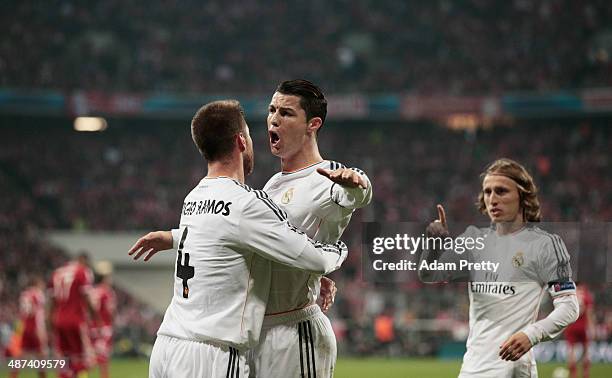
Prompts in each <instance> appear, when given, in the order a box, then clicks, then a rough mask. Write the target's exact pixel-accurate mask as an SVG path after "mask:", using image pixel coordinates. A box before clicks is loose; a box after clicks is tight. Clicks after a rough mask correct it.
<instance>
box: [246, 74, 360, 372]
mask: <svg viewBox="0 0 612 378" xmlns="http://www.w3.org/2000/svg"><path fill="white" fill-rule="evenodd" d="M326 115H327V100H326V99H325V96H324V95H323V93H322V92H321V90H320V89H319V88H318V87H317V86H316V85H314V84H313V83H311V82H309V81H306V80H290V81H285V82H282V83H281V84H280V85H279V86H278V87H277V89H276V92H275V93H274V95H273V96H272V99H271V101H270V105H269V109H268V118H267V124H268V133H269V137H270V140H269V142H270V149H271V151H272V153H273V154H274V155H275V156H277V157H279V158H280V161H281V172H278V173H277V174H275V175H274V176H273V177H272V178H270V180H269V181H268V182H267V183H266V185H265V186H264V191H265V192H266V193H268V195H269V196H270V198H271V199H272V200H273V201H274V202H275V203H277V204H278V206H280V207H281V208H282V209H283V210H284V211H285V212H287V216H288V218H289V220H290V222H292V224H294V225H295V226H296V227H298V228H299V229H300V230H302V231H304V232H305V233H306V234H307V235H308V236H310V237H311V238H313V239H314V240H317V241H321V242H326V243H333V242H336V241H337V240H338V239H339V238H340V236H341V235H342V232H343V231H344V229H345V228H346V227H347V225H348V223H349V221H350V219H351V215H352V214H353V212H354V211H355V209H358V208H361V207H363V206H366V205H367V204H368V203H369V202H370V200H371V198H372V187H371V184H370V181H369V179H368V177H367V176H366V175H365V173H363V171H361V170H359V169H356V168H345V167H344V166H343V165H342V164H339V163H337V162H334V161H329V160H324V159H323V158H322V157H321V154H320V152H319V148H318V144H317V133H318V132H319V130H320V128H321V127H322V126H323V123H324V121H325V117H326ZM320 280H321V275H319V274H312V273H309V272H305V271H300V270H297V269H292V268H289V267H287V266H286V265H281V264H277V263H272V281H271V284H270V296H269V298H268V305H267V307H266V317H265V319H264V324H263V329H262V333H261V338H260V343H259V345H258V346H257V347H256V348H255V349H254V350H253V352H252V355H251V357H250V360H251V361H250V363H251V366H252V369H251V370H252V371H251V376H252V377H265V378H276V377H278V378H281V377H282V378H294V377H318V378H326V377H331V376H333V371H334V367H335V363H336V354H337V349H336V338H335V336H334V333H333V330H332V327H331V323H330V321H329V319H328V318H327V317H326V316H325V315H324V314H323V313H322V311H321V309H320V308H319V306H318V305H317V304H316V302H317V296H318V293H319V292H320Z"/></svg>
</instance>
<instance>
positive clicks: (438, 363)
mask: <svg viewBox="0 0 612 378" xmlns="http://www.w3.org/2000/svg"><path fill="white" fill-rule="evenodd" d="M147 366H148V362H147V361H145V360H125V359H116V360H113V362H112V365H111V377H112V378H142V377H146V376H147ZM459 366H460V362H459V361H444V360H436V359H412V358H406V359H379V358H364V359H356V358H341V359H339V360H338V364H337V366H336V374H335V375H334V377H335V378H369V377H372V378H381V377H384V378H412V377H414V378H447V377H456V376H457V373H458V372H459ZM560 366H564V365H561V364H538V370H539V376H540V378H551V376H552V371H553V370H554V369H555V368H556V367H560ZM1 376H2V377H6V376H7V373H6V371H4V372H2V375H1ZM19 377H23V378H36V374H34V373H32V371H31V370H30V371H23V372H22V374H20V375H19ZM49 377H54V376H53V375H51V374H50V375H49ZM609 377H612V364H594V365H593V366H592V368H591V378H609ZM88 378H98V374H97V372H94V373H92V374H89V377H88Z"/></svg>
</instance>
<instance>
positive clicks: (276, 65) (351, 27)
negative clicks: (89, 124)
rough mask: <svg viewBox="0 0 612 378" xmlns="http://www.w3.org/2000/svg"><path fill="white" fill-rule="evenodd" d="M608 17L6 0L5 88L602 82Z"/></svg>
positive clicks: (464, 6)
mask: <svg viewBox="0 0 612 378" xmlns="http://www.w3.org/2000/svg"><path fill="white" fill-rule="evenodd" d="M611 24H612V8H611V7H610V6H609V1H607V0H581V1H576V0H549V1H535V2H534V1H529V0H511V1H495V2H492V1H487V0H460V1H456V0H453V1H451V0H435V1H426V2H423V1H370V0H358V1H345V0H336V1H325V0H315V1H308V2H301V1H295V0H294V1H288V2H286V1H283V2H273V3H262V2H260V1H256V0H247V1H241V2H238V3H235V4H229V3H227V2H224V1H219V0H213V1H206V2H205V3H202V2H200V1H195V0H186V1H178V0H166V1H160V0H156V1H143V0H138V1H130V2H124V1H118V0H109V1H103V2H100V1H71V0H50V1H46V2H44V3H43V4H40V3H36V2H27V1H21V2H15V1H5V2H2V3H1V4H0V34H1V35H2V36H3V38H2V42H1V43H0V86H4V87H17V88H23V87H26V88H54V89H75V88H77V89H85V90H103V91H138V92H143V91H144V92H159V91H173V92H223V93H249V92H256V93H259V92H267V91H269V85H270V83H276V82H279V81H281V80H285V79H286V78H288V77H301V76H303V73H304V72H308V73H309V78H310V79H311V80H313V81H314V82H317V83H319V84H320V85H322V86H323V87H324V88H326V89H327V90H328V91H333V92H351V91H358V92H398V91H414V92H416V93H432V92H433V93H438V92H445V93H448V92H450V93H456V94H473V93H477V94H491V93H496V92H499V91H513V90H558V89H570V88H580V87H598V86H610V85H611V84H612V30H610V29H609V25H611ZM15 57H19V59H15ZM467 73H469V74H467Z"/></svg>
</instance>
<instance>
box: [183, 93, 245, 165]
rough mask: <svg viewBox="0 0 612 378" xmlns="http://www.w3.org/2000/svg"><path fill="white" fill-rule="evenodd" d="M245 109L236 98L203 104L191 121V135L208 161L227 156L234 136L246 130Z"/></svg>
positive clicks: (232, 145) (232, 144)
mask: <svg viewBox="0 0 612 378" xmlns="http://www.w3.org/2000/svg"><path fill="white" fill-rule="evenodd" d="M244 125H245V120H244V110H243V109H242V106H240V103H239V102H238V101H236V100H221V101H214V102H211V103H208V104H206V105H204V106H202V107H201V108H200V109H199V110H198V111H197V112H196V114H195V115H194V116H193V120H192V121H191V137H192V138H193V142H194V143H195V145H196V146H197V147H198V150H200V153H201V154H202V155H203V156H204V157H205V158H206V160H208V161H216V160H219V159H222V158H224V157H226V156H227V155H228V154H229V153H230V151H231V150H232V148H233V147H234V136H236V134H239V133H240V132H242V131H244Z"/></svg>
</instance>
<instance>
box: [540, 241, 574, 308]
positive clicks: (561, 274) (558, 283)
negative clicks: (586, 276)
mask: <svg viewBox="0 0 612 378" xmlns="http://www.w3.org/2000/svg"><path fill="white" fill-rule="evenodd" d="M538 257H539V259H538V266H537V269H538V277H539V278H540V281H541V282H542V283H544V284H547V285H548V292H549V293H550V295H551V296H552V297H553V298H555V297H557V296H560V295H566V294H575V293H576V284H574V282H573V281H572V269H571V266H570V255H569V253H568V252H567V248H566V247H565V243H563V240H561V238H560V237H559V236H558V235H554V234H549V235H548V236H547V237H546V238H545V239H544V242H543V245H542V247H541V251H540V254H539V255H538Z"/></svg>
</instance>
